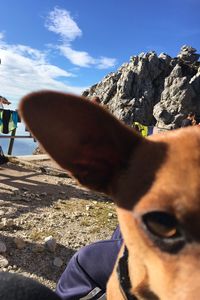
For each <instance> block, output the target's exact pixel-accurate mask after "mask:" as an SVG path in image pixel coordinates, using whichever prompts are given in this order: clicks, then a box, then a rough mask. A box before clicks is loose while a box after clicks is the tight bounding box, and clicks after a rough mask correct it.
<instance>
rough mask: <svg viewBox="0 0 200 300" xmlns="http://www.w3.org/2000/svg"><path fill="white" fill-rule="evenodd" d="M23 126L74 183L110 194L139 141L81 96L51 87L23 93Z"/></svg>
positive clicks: (106, 113) (123, 126)
mask: <svg viewBox="0 0 200 300" xmlns="http://www.w3.org/2000/svg"><path fill="white" fill-rule="evenodd" d="M19 111H20V114H21V116H22V118H23V119H24V121H25V123H26V124H27V127H28V128H29V130H30V131H31V132H32V134H33V135H34V136H35V138H36V139H37V140H38V141H39V143H40V144H41V145H42V146H43V148H44V149H45V150H46V151H47V152H48V153H49V154H50V156H51V157H52V158H53V159H54V160H55V161H56V162H57V163H58V164H59V165H60V166H61V167H62V168H64V169H66V170H68V171H70V172H71V173H72V175H73V176H74V177H75V178H77V179H78V180H79V182H80V183H81V184H83V185H85V186H87V187H89V188H92V189H95V190H97V191H101V192H105V193H109V186H110V184H111V181H112V179H113V176H114V175H116V173H117V172H118V171H120V170H121V169H122V168H124V167H126V165H127V163H128V160H129V157H130V154H131V152H132V151H133V150H134V148H136V147H137V146H138V145H139V144H140V143H141V142H144V139H143V138H142V137H141V136H140V135H139V134H137V133H136V132H134V131H133V130H131V129H130V128H128V127H126V126H125V125H123V124H122V123H121V122H119V121H118V120H117V119H116V118H114V117H113V116H112V115H111V114H110V113H109V112H108V111H107V110H105V109H104V108H102V107H101V106H100V105H98V104H94V103H91V102H90V101H88V100H86V99H85V98H82V97H78V96H74V95H70V94H63V93H58V92H51V91H41V92H36V93H32V94H29V95H27V96H26V97H24V98H23V99H22V101H21V103H20V107H19Z"/></svg>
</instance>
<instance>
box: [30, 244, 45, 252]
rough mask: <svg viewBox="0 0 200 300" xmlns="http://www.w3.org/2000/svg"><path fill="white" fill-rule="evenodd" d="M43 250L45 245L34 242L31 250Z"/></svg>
mask: <svg viewBox="0 0 200 300" xmlns="http://www.w3.org/2000/svg"><path fill="white" fill-rule="evenodd" d="M44 250H45V246H44V245H42V244H36V245H34V246H33V248H32V251H33V252H35V253H42V252H43V251H44Z"/></svg>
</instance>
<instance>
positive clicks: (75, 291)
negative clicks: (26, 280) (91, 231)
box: [56, 240, 122, 300]
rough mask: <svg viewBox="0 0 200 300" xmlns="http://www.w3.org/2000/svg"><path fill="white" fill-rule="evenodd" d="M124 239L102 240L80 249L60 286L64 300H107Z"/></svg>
mask: <svg viewBox="0 0 200 300" xmlns="http://www.w3.org/2000/svg"><path fill="white" fill-rule="evenodd" d="M121 244H122V240H107V241H100V242H96V243H94V244H91V245H88V246H86V247H83V248H82V249H80V250H79V251H78V252H77V253H76V254H75V255H74V256H73V257H72V258H71V260H70V261H69V263H68V265H67V267H66V269H65V271H64V272H63V274H62V275H61V278H60V280H59V281H58V284H57V287H56V293H57V294H58V295H59V296H60V298H61V299H62V300H69V299H70V300H79V299H82V300H97V299H99V300H103V299H106V298H105V290H106V284H107V281H108V278H109V277H110V274H111V273H112V270H113V267H114V264H115V261H116V258H117V255H118V252H119V250H120V247H121Z"/></svg>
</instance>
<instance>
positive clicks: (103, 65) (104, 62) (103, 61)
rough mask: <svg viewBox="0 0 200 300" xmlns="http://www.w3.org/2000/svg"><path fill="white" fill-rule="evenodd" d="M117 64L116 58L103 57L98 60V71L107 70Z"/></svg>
mask: <svg viewBox="0 0 200 300" xmlns="http://www.w3.org/2000/svg"><path fill="white" fill-rule="evenodd" d="M116 63H117V61H116V59H115V58H108V57H101V58H100V59H99V60H98V64H97V68H98V69H107V68H111V67H113V66H115V64H116Z"/></svg>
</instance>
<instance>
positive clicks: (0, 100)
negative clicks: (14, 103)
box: [0, 96, 11, 109]
mask: <svg viewBox="0 0 200 300" xmlns="http://www.w3.org/2000/svg"><path fill="white" fill-rule="evenodd" d="M3 104H6V105H9V104H11V102H10V101H8V100H7V99H6V98H4V97H2V96H0V109H3Z"/></svg>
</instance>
